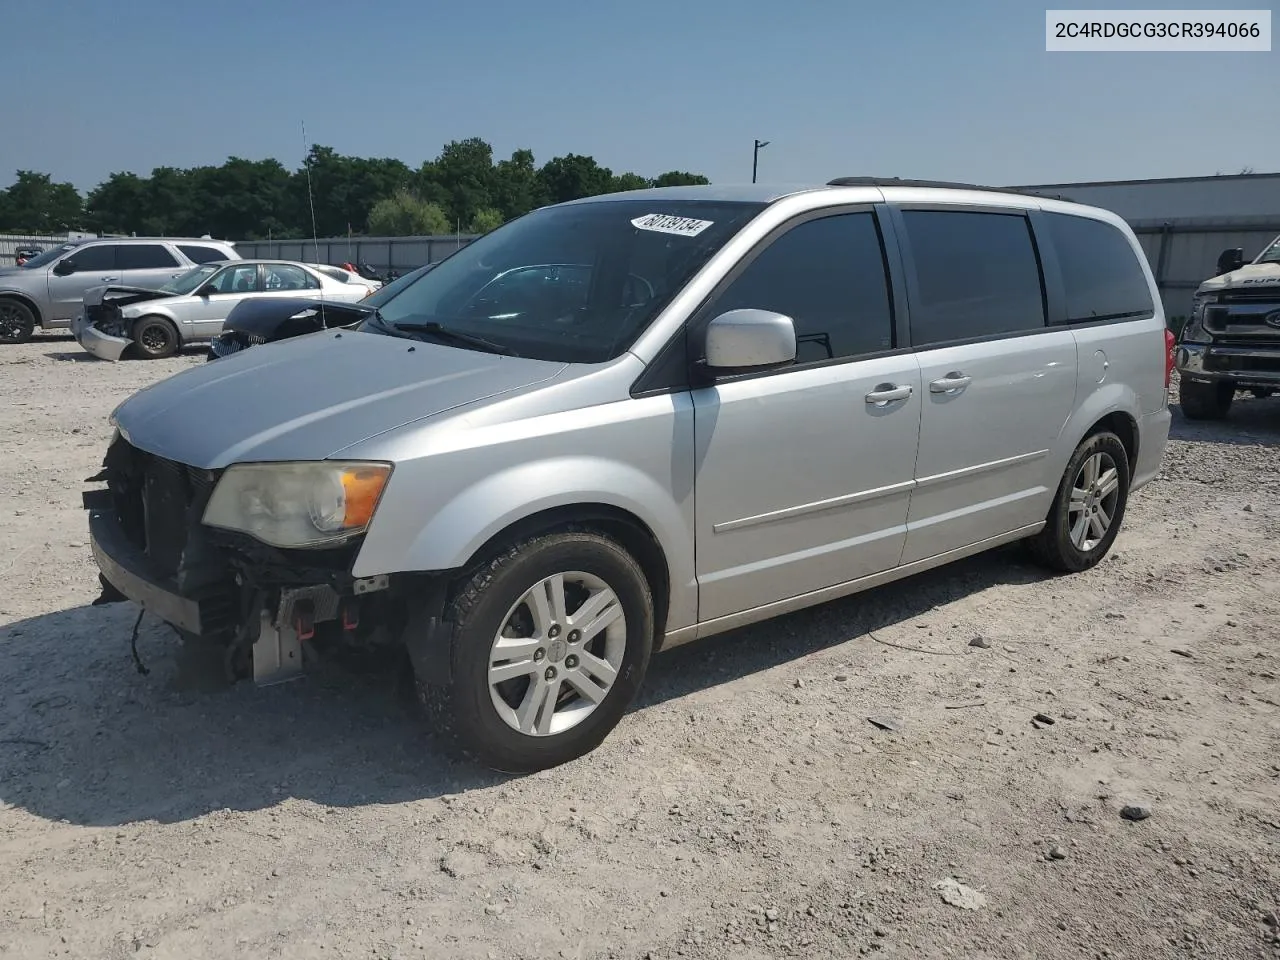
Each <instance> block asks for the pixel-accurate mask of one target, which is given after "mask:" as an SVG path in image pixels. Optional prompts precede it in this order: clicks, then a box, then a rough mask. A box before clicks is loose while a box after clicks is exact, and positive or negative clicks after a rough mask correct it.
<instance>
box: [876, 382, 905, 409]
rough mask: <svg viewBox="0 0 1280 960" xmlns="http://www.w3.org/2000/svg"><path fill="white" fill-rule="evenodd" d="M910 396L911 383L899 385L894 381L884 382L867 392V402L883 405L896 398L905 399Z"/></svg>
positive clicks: (878, 405)
mask: <svg viewBox="0 0 1280 960" xmlns="http://www.w3.org/2000/svg"><path fill="white" fill-rule="evenodd" d="M909 396H911V385H910V384H907V385H906V386H902V387H899V386H897V385H895V384H892V383H882V384H880V385H879V386H877V387H876V388H875V389H874V390H872V391H871V392H870V393H868V394H867V403H870V404H874V405H875V406H877V407H883V406H887V405H888V404H890V403H893V402H894V401H895V400H905V399H907V397H909Z"/></svg>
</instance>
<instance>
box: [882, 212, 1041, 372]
mask: <svg viewBox="0 0 1280 960" xmlns="http://www.w3.org/2000/svg"><path fill="white" fill-rule="evenodd" d="M902 217H903V220H904V222H905V225H906V233H907V241H908V243H909V245H910V249H911V255H912V259H914V261H915V289H914V290H913V291H912V294H913V296H912V301H911V342H912V344H913V345H914V346H917V347H920V346H926V345H929V344H936V343H947V342H949V341H954V340H971V339H974V338H977V337H989V336H997V335H1000V334H1010V333H1020V332H1028V331H1031V330H1035V329H1038V328H1042V327H1043V326H1044V324H1045V312H1044V288H1043V285H1042V283H1041V278H1040V264H1039V260H1038V258H1037V256H1036V250H1035V244H1034V242H1033V241H1032V238H1031V228H1030V225H1029V224H1028V222H1027V218H1026V217H1024V216H1022V215H1020V214H1018V215H1010V214H1002V213H977V212H969V211H951V210H947V211H933V210H906V211H903V214H902Z"/></svg>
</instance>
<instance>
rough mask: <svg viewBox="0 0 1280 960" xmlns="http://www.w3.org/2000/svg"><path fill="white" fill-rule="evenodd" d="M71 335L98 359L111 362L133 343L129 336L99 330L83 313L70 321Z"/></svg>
mask: <svg viewBox="0 0 1280 960" xmlns="http://www.w3.org/2000/svg"><path fill="white" fill-rule="evenodd" d="M71 335H72V336H73V337H75V338H76V343H78V344H80V346H82V347H83V348H84V349H85V350H87V351H88V352H89V353H91V354H93V355H94V356H95V357H97V358H98V359H99V360H111V361H112V362H114V361H116V360H119V359H120V358H121V357H122V356H124V352H125V351H126V350H128V349H129V347H130V345H131V344H132V343H133V340H131V339H130V338H129V337H118V336H113V335H111V334H109V333H107V332H105V331H103V330H99V329H98V328H97V327H96V326H94V325H93V324H92V323H90V322H89V321H88V320H87V319H86V318H85V316H84V314H80V315H79V316H78V317H76V318H75V319H74V320H72V321H71Z"/></svg>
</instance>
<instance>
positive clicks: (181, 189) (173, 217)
mask: <svg viewBox="0 0 1280 960" xmlns="http://www.w3.org/2000/svg"><path fill="white" fill-rule="evenodd" d="M191 181H192V175H191V171H190V170H182V169H179V168H178V167H156V168H155V169H154V170H152V171H151V176H150V177H149V178H148V180H147V201H146V203H145V204H144V205H143V208H142V210H141V211H140V216H139V219H138V220H137V221H136V222H135V223H134V226H133V229H132V230H131V231H129V232H132V233H138V234H142V235H143V236H177V235H179V234H187V235H188V236H189V235H191V234H193V233H194V234H195V235H196V236H199V235H200V234H202V233H204V230H203V228H201V229H195V227H196V225H198V224H199V223H200V221H201V219H202V218H201V217H200V215H199V214H198V213H197V212H196V211H195V210H193V209H192V199H193V198H192V195H191V194H192V190H191Z"/></svg>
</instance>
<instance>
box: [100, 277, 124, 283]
mask: <svg viewBox="0 0 1280 960" xmlns="http://www.w3.org/2000/svg"><path fill="white" fill-rule="evenodd" d="M119 279H120V278H119V277H103V278H102V282H103V283H115V282H116V281H117V280H119Z"/></svg>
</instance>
